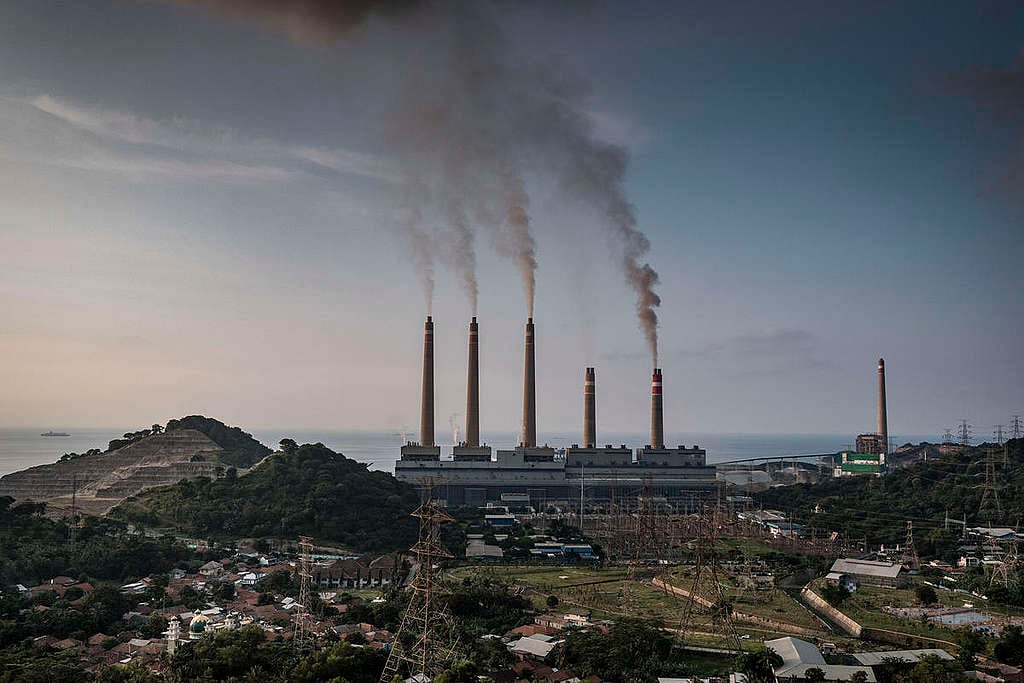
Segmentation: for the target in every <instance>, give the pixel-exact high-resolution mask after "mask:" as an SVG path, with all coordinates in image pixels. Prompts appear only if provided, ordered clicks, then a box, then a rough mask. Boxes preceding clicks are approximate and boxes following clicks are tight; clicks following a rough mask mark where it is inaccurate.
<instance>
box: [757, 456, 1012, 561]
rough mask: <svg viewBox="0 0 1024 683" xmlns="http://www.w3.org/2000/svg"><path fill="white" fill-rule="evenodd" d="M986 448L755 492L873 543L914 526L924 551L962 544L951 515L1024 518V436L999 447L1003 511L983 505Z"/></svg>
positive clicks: (809, 521) (1005, 520)
mask: <svg viewBox="0 0 1024 683" xmlns="http://www.w3.org/2000/svg"><path fill="white" fill-rule="evenodd" d="M986 451H987V448H986V447H985V446H979V447H975V448H968V449H955V450H951V449H947V450H946V452H944V453H941V454H939V455H938V457H931V456H929V458H928V460H921V461H919V462H917V463H915V464H912V465H909V466H907V467H904V468H902V469H898V470H895V471H893V472H890V473H888V474H886V475H885V476H882V477H872V476H861V477H842V478H837V479H828V480H824V481H821V482H819V483H816V484H797V485H793V486H780V487H775V488H772V489H769V490H767V491H764V492H761V493H758V494H755V498H756V499H757V501H758V503H759V504H761V505H763V506H764V507H766V508H776V509H779V510H783V511H785V512H788V513H790V514H791V515H792V517H793V519H794V520H795V521H797V522H800V523H803V524H806V525H808V526H811V527H813V528H815V529H816V530H817V531H818V532H819V533H825V534H827V533H829V532H831V531H838V532H840V533H842V534H844V535H845V536H846V537H847V538H850V539H863V538H865V537H866V538H867V539H868V541H869V542H870V543H871V544H878V543H885V544H895V543H902V542H903V541H904V539H905V538H906V523H907V521H912V522H913V523H914V538H915V543H916V544H917V545H918V548H919V549H920V550H921V552H922V553H924V554H934V553H935V552H937V551H938V550H940V549H945V548H950V547H952V546H955V544H953V543H951V542H952V540H953V536H954V535H956V534H958V533H959V527H958V526H952V525H951V526H950V531H949V532H947V531H946V530H945V526H946V525H945V518H946V515H947V513H948V515H949V517H950V518H951V519H956V520H960V519H962V518H963V517H964V515H966V517H967V524H968V526H988V525H992V526H1002V527H1013V526H1015V525H1017V524H1018V523H1019V520H1020V519H1022V518H1024V439H1013V440H1010V441H1009V442H1007V444H1006V455H1005V458H1006V462H1005V465H1004V461H1003V458H1004V455H1003V449H1002V448H998V450H997V455H996V458H995V460H996V461H997V464H995V465H994V472H995V477H996V480H997V483H998V486H999V489H998V494H999V500H1000V503H1001V512H999V511H997V510H996V509H995V507H994V505H991V504H990V505H986V508H985V509H984V510H980V509H979V508H980V507H981V498H982V484H983V482H984V478H985V469H986V464H985V462H986Z"/></svg>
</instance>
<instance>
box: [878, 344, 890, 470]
mask: <svg viewBox="0 0 1024 683" xmlns="http://www.w3.org/2000/svg"><path fill="white" fill-rule="evenodd" d="M878 438H879V439H880V440H881V442H882V450H881V452H882V453H883V454H884V453H888V452H889V418H888V416H887V415H886V411H885V359H883V358H879V359H878Z"/></svg>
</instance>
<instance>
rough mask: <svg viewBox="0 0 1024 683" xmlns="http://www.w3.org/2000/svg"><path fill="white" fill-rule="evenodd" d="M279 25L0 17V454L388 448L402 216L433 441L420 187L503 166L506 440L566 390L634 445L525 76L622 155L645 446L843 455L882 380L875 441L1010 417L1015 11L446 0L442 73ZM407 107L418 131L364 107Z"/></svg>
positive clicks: (386, 31)
mask: <svg viewBox="0 0 1024 683" xmlns="http://www.w3.org/2000/svg"><path fill="white" fill-rule="evenodd" d="M209 4H215V5H217V4H219V5H224V6H229V7H230V8H231V11H228V12H227V13H226V14H224V13H219V12H216V11H210V10H209V9H208V8H204V7H203V6H204V5H209ZM287 4H288V3H283V2H282V3H266V2H252V3H247V2H243V1H242V0H234V1H232V0H222V1H220V2H208V1H204V0H192V1H191V2H181V3H174V2H158V1H155V0H154V1H151V2H131V1H129V0H110V1H104V0H93V1H91V2H87V3H86V2H72V3H69V2H61V1H58V0H52V1H51V0H3V1H2V2H0V359H2V360H0V426H51V425H52V426H79V425H81V426H86V425H97V426H102V425H124V424H138V425H140V426H141V425H148V424H150V423H152V422H156V421H161V422H162V421H165V420H167V419H168V418H171V417H177V416H181V415H183V414H190V413H203V414H206V415H211V416H215V417H218V418H221V419H223V420H225V421H227V422H230V423H232V424H239V425H241V426H243V427H248V428H257V427H292V428H300V427H330V428H360V427H365V428H376V427H387V428H399V427H401V426H403V425H405V426H409V427H412V426H415V425H416V424H417V422H418V417H417V416H418V402H419V372H420V366H419V364H420V358H421V346H420V345H421V334H422V327H423V316H424V315H425V314H426V307H425V303H424V294H423V291H422V286H421V282H420V278H418V277H417V272H418V271H417V267H416V263H417V261H416V260H414V259H412V258H410V253H409V252H410V241H409V240H408V238H407V237H408V236H407V234H406V233H405V232H404V231H405V230H406V228H407V227H408V225H410V222H409V221H410V220H411V218H410V217H411V216H412V215H413V213H414V211H415V210H416V209H417V208H425V209H426V212H425V214H424V215H423V216H422V221H421V222H420V223H419V224H418V229H419V230H420V231H421V232H422V234H425V235H428V236H430V235H433V237H434V239H435V242H434V244H435V245H436V246H435V256H436V258H437V262H436V264H435V274H436V294H435V300H434V304H433V315H434V318H435V321H436V348H437V360H436V366H437V377H438V385H437V397H438V404H437V416H438V430H439V433H444V432H446V431H447V430H446V428H445V425H446V423H447V421H448V416H449V415H450V414H453V413H460V414H461V413H462V412H463V411H464V400H465V398H464V397H465V353H466V325H467V323H468V318H469V315H470V307H469V303H468V300H467V297H466V296H465V295H464V293H463V290H462V288H461V287H460V279H459V278H460V275H459V272H460V271H459V270H458V269H453V268H452V267H450V265H451V264H448V263H447V260H450V255H451V253H452V249H453V247H452V244H451V242H450V241H446V240H449V239H450V238H451V237H452V230H451V226H450V225H449V224H448V223H447V222H446V221H447V217H446V215H444V209H445V207H448V208H450V207H449V204H447V203H446V202H447V201H448V200H450V199H451V197H452V196H454V194H455V193H454V192H453V190H452V182H453V181H452V177H456V176H448V175H445V174H444V173H441V174H438V173H434V171H436V170H437V169H442V168H443V169H445V170H446V171H450V170H451V168H450V167H449V166H445V165H444V163H445V161H446V160H448V161H450V159H449V156H448V154H449V150H451V149H453V148H456V147H457V148H458V149H460V150H461V149H463V146H462V143H463V142H464V141H465V140H474V141H476V142H478V143H488V144H490V143H494V142H495V141H501V142H500V143H498V144H497V147H498V148H500V149H501V150H502V154H503V156H502V163H503V164H504V163H505V162H510V163H511V164H512V166H513V167H514V168H513V170H514V171H515V172H516V173H519V174H520V176H521V178H522V180H523V181H524V183H525V187H524V188H523V189H524V191H525V195H524V196H528V197H529V205H528V212H529V217H530V219H531V226H532V228H531V229H532V234H533V238H534V240H535V242H536V260H537V264H538V265H537V271H536V278H537V293H536V312H535V315H536V322H537V344H538V346H537V361H538V371H539V376H538V410H539V426H540V428H541V430H545V429H575V428H577V426H578V425H579V423H580V421H581V419H580V416H581V412H582V405H581V404H582V400H581V392H582V381H583V368H584V367H585V366H586V365H595V366H596V367H597V380H598V410H599V424H598V428H599V431H601V430H604V431H631V432H643V431H644V430H645V428H646V425H647V424H648V408H649V399H648V391H649V381H650V366H651V362H650V357H649V354H648V351H647V345H646V343H645V340H644V336H643V334H642V333H641V330H640V327H639V325H638V321H637V317H636V314H635V299H636V296H635V293H634V291H633V290H632V289H630V287H629V286H628V285H627V283H626V280H625V277H624V275H623V272H622V268H621V267H620V253H619V252H617V251H616V242H615V237H614V234H613V233H609V230H608V227H607V225H606V224H607V223H608V222H609V219H608V218H607V214H608V212H609V211H610V209H608V208H607V207H606V206H605V205H604V204H603V201H604V200H603V199H602V198H600V197H598V196H596V195H594V194H593V193H592V191H591V190H589V189H587V190H586V191H584V190H581V189H580V186H577V185H574V182H573V181H572V180H571V179H572V178H574V177H575V176H574V175H573V174H574V173H576V171H577V170H578V169H575V168H574V167H573V163H574V159H575V157H573V156H572V154H568V153H566V156H564V157H563V156H559V154H560V153H561V151H562V150H563V147H564V148H565V149H569V147H570V145H568V144H566V143H565V139H564V137H565V136H564V135H562V134H561V132H560V129H558V130H554V131H552V129H550V128H549V127H547V124H546V123H545V121H546V119H543V118H539V119H538V120H537V121H536V122H535V123H536V125H533V124H532V123H531V125H530V126H525V125H523V126H521V125H520V121H519V119H515V116H514V115H515V114H516V112H517V111H518V109H517V107H518V106H519V102H520V101H521V100H527V101H532V100H530V98H531V97H534V95H535V93H534V91H533V88H534V81H533V80H532V79H533V77H534V76H536V82H537V83H544V84H546V85H544V86H543V87H544V88H549V89H550V88H554V91H556V92H557V93H560V95H559V98H562V97H563V96H564V101H562V99H559V102H558V104H559V106H562V105H563V104H564V106H565V107H566V109H565V111H568V113H569V118H568V123H567V124H566V125H571V126H576V127H577V128H578V129H579V130H583V131H585V133H586V136H589V137H586V136H584V137H585V140H584V141H587V140H591V139H592V140H593V141H596V142H595V144H598V145H599V147H600V149H601V150H602V151H606V152H609V153H613V156H614V153H615V151H616V150H617V149H618V148H622V149H623V150H625V151H627V152H628V155H629V167H628V170H627V171H626V176H625V184H624V186H623V188H622V189H624V191H625V193H626V194H627V195H628V198H629V201H631V202H632V204H633V206H634V207H635V212H636V213H635V215H636V218H637V219H638V224H637V227H638V229H640V230H642V231H643V232H644V233H645V234H646V235H647V237H648V238H649V240H650V243H651V247H650V251H649V253H647V254H646V255H645V256H643V257H642V258H641V261H640V262H641V263H642V262H649V263H650V266H651V267H653V269H654V270H656V271H657V272H658V273H659V274H660V283H659V284H658V285H656V287H655V289H656V291H657V292H658V294H659V295H660V296H661V299H662V304H661V306H660V308H659V309H658V314H659V316H660V354H661V359H660V365H661V366H662V367H663V368H664V374H665V394H666V404H665V405H666V428H667V429H668V430H669V431H687V432H807V433H824V432H836V433H849V434H856V433H857V432H860V431H866V430H871V429H873V426H874V414H875V404H874V400H875V363H876V361H877V359H878V358H879V357H880V356H884V357H885V359H886V363H887V370H888V378H889V386H888V392H889V419H890V433H892V434H901V433H902V434H915V433H919V434H927V433H933V434H936V435H938V434H940V433H941V431H942V429H943V428H945V427H952V426H953V425H954V424H955V422H956V421H957V420H958V419H960V418H968V419H969V420H970V421H971V422H972V423H973V424H974V425H975V426H976V430H975V431H976V432H977V433H978V434H980V435H988V434H990V433H991V431H992V425H995V424H998V423H1004V424H1005V423H1006V422H1007V421H1008V420H1009V418H1010V416H1011V415H1012V414H1014V413H1021V412H1022V411H1024V358H1022V350H1024V343H1022V322H1021V321H1022V316H1024V269H1022V267H1021V253H1022V245H1024V240H1022V236H1024V200H1022V197H1024V9H1022V6H1021V5H1019V4H1016V3H1005V2H981V1H976V0H972V1H969V2H960V3H956V2H949V3H933V2H920V3H882V2H878V3H875V2H863V1H858V2H846V3H828V5H829V6H830V7H829V8H822V3H819V2H806V3H801V2H796V3H793V2H787V3H765V2H734V3H693V4H692V5H688V3H681V2H662V3H655V2H649V3H638V2H628V3H625V2H624V3H606V2H593V3H570V4H568V5H567V6H565V7H562V8H561V9H559V10H558V11H551V10H550V9H549V8H548V7H547V5H548V4H549V3H518V2H508V3H497V4H495V5H493V6H490V5H482V4H480V3H468V4H472V5H473V6H474V7H475V8H476V9H474V10H473V11H472V12H471V13H469V14H472V15H473V16H475V17H476V18H477V19H479V17H480V16H482V17H484V19H486V21H483V22H481V23H482V24H483V25H484V27H485V28H489V29H491V30H492V31H491V32H490V33H488V32H487V31H482V32H481V35H480V36H479V40H477V39H476V38H474V39H472V40H469V41H468V47H467V46H466V45H463V44H461V43H459V41H458V40H457V38H458V37H459V36H464V35H465V32H466V31H474V30H476V29H475V28H474V26H476V24H474V23H473V22H472V21H464V20H463V18H464V16H466V15H464V12H465V10H466V8H465V7H459V6H458V3H422V4H421V6H420V7H419V8H417V9H414V10H413V11H411V12H409V13H404V14H395V13H388V14H387V15H386V16H380V15H377V14H373V13H372V12H371V13H370V15H369V17H368V19H367V20H366V21H365V22H363V23H360V24H358V25H357V26H355V28H353V29H352V30H351V31H348V32H345V33H343V34H339V33H337V32H332V31H330V30H326V29H325V30H323V31H321V30H319V28H320V27H321V24H320V23H318V22H319V21H320V19H319V18H315V17H314V18H308V17H307V18H305V19H301V18H299V19H296V17H294V16H293V17H290V18H289V19H288V20H287V21H281V20H280V18H279V17H275V16H274V14H273V12H270V13H258V12H252V11H250V10H248V9H247V8H252V7H253V6H261V7H265V6H267V5H287ZM307 4H309V5H315V4H317V3H315V2H311V3H307ZM336 4H341V3H336ZM410 4H416V3H410ZM468 4H467V5H468ZM895 4H898V5H899V6H893V5H895ZM1011 5H1012V6H1013V7H1011ZM481 7H482V8H483V9H480V8H481ZM712 7H713V9H712ZM254 16H255V19H253V17H254ZM477 19H474V20H473V21H476V20H477ZM467 25H468V26H469V27H470V28H468V29H467V28H466V26H467ZM453 27H454V28H453ZM474 35H475V34H474ZM453 36H454V38H453ZM494 44H499V45H500V46H501V47H500V49H498V50H495V51H494V52H495V54H497V55H499V57H500V59H501V60H505V61H502V62H501V63H500V64H498V65H497V66H498V67H500V69H499V71H498V73H500V74H502V76H501V78H508V79H509V80H508V83H511V84H512V85H511V86H506V81H503V80H497V81H488V82H487V83H486V84H485V85H484V86H482V92H483V93H484V94H485V95H484V96H480V97H477V98H476V99H474V100H472V101H468V100H466V99H465V98H461V97H459V96H458V95H456V96H454V97H449V98H447V99H446V94H445V91H444V88H445V87H446V86H447V85H449V84H450V83H449V81H448V80H447V79H448V77H449V75H450V74H449V73H448V72H449V70H452V69H454V70H455V71H459V72H460V73H461V71H460V69H462V68H463V67H464V66H465V60H466V58H464V56H463V53H462V52H460V50H468V53H469V54H470V57H473V55H475V54H476V52H474V51H478V50H482V51H484V52H485V53H486V54H491V52H490V50H492V46H493V45H494ZM484 73H485V75H484V78H485V79H486V78H488V76H487V75H486V73H487V72H484ZM509 74H512V75H511V76H509ZM552 83H553V84H555V85H551V84H552ZM537 88H541V86H537ZM435 91H436V92H435ZM548 95H549V91H548V90H545V91H544V96H545V97H547V96H548ZM432 97H434V98H435V99H436V101H437V102H439V103H440V107H441V110H440V113H437V112H434V113H436V114H437V115H436V117H435V116H433V114H432V112H429V111H428V112H426V113H425V112H424V111H422V110H415V109H413V111H414V114H415V115H414V116H411V117H410V116H404V117H403V115H400V114H403V113H408V111H409V102H410V101H412V102H413V104H415V103H417V102H423V101H427V100H429V101H434V100H432V99H430V98H432ZM538 101H540V100H538ZM545 101H546V100H545ZM524 106H525V105H524ZM531 111H532V110H531ZM560 111H561V112H562V114H565V111H562V110H560ZM452 112H454V114H453V113H452ZM510 112H511V113H510ZM439 121H440V122H441V123H444V122H448V123H447V124H446V126H447V127H445V126H443V125H440V124H439V123H438V122H439ZM480 121H486V122H487V123H486V125H483V124H480ZM510 121H511V122H510ZM396 122H400V125H399V123H396ZM438 131H440V132H438ZM506 131H514V133H513V132H510V133H508V137H505V133H506ZM465 147H467V148H469V147H471V145H469V144H466V145H465ZM410 148H412V149H413V150H414V151H413V152H412V153H410V151H409V150H410ZM488 149H490V147H488ZM415 150H426V151H423V152H422V158H421V157H420V156H416V155H417V154H419V152H416V151H415ZM520 151H521V152H522V153H521V154H520V153H519V152H520ZM410 154H412V156H410ZM431 155H434V156H431ZM410 159H411V160H412V161H410ZM510 160H511V161H510ZM613 160H614V159H613ZM502 169H506V170H507V166H502ZM462 170H465V169H462ZM477 170H478V169H477V168H476V167H474V166H472V165H471V166H470V170H469V172H468V173H464V174H463V175H462V176H459V178H460V179H459V181H458V182H460V183H462V185H459V188H460V190H459V191H460V192H464V193H466V197H467V201H469V202H470V203H472V202H474V201H477V198H478V197H481V196H487V195H486V192H487V190H486V189H481V188H482V187H484V186H485V185H486V182H487V177H486V174H480V173H477V172H476V171H477ZM488 172H489V171H488ZM613 180H614V179H613ZM587 187H589V186H587ZM586 192H591V194H589V195H588V194H586ZM418 193H420V194H418ZM425 194H429V196H430V197H431V198H432V199H431V201H432V202H433V203H430V204H429V205H428V203H426V202H421V200H422V198H423V196H425ZM438 197H441V198H442V199H440V200H438ZM480 201H481V202H482V201H483V200H480ZM438 206H441V207H442V210H440V211H439V210H438V208H437V207H438ZM499 222H500V221H499ZM465 229H466V230H467V231H468V234H471V235H473V236H475V252H476V258H477V268H476V272H477V274H478V280H479V317H480V325H481V343H482V350H481V354H482V357H481V364H482V387H481V393H482V410H481V419H482V423H483V425H482V426H483V429H484V430H485V431H508V432H510V433H511V432H513V431H514V430H516V429H517V425H518V423H519V420H520V407H521V373H522V331H523V323H524V321H525V320H524V319H525V316H526V313H525V310H526V305H525V302H524V293H523V287H522V286H521V278H520V275H519V274H518V272H517V270H516V266H515V264H514V261H513V260H510V259H509V258H506V257H505V256H504V255H503V251H502V250H503V249H504V250H505V251H507V247H508V245H507V244H504V243H503V240H505V239H506V238H507V237H508V233H506V232H505V228H500V229H498V230H495V229H493V226H492V225H491V224H490V223H489V222H488V221H487V220H485V219H484V218H482V217H481V216H474V215H470V216H469V221H468V225H467V226H465ZM610 234H611V235H612V237H609V235H610ZM609 247H611V248H609ZM599 438H600V437H599Z"/></svg>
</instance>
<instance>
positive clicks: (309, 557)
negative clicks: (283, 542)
mask: <svg viewBox="0 0 1024 683" xmlns="http://www.w3.org/2000/svg"><path fill="white" fill-rule="evenodd" d="M312 579H313V541H312V539H310V537H309V536H299V607H298V609H297V610H295V635H294V636H292V645H294V646H295V649H296V650H298V651H299V652H306V651H308V650H312V649H313V647H314V646H315V644H316V642H315V641H316V637H315V635H314V633H313V632H312V631H311V630H310V624H309V621H310V619H309V610H310V597H311V593H310V590H309V584H310V582H311V581H312Z"/></svg>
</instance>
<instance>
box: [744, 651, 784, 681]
mask: <svg viewBox="0 0 1024 683" xmlns="http://www.w3.org/2000/svg"><path fill="white" fill-rule="evenodd" d="M780 666H782V657H780V656H779V655H778V654H777V653H776V652H775V650H773V649H771V648H770V647H768V648H765V649H763V650H760V651H758V652H744V653H743V654H741V655H740V656H739V657H738V658H737V660H736V668H738V669H739V670H740V671H742V672H743V673H744V674H745V675H746V677H747V682H748V683H775V669H776V668H778V667H780Z"/></svg>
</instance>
